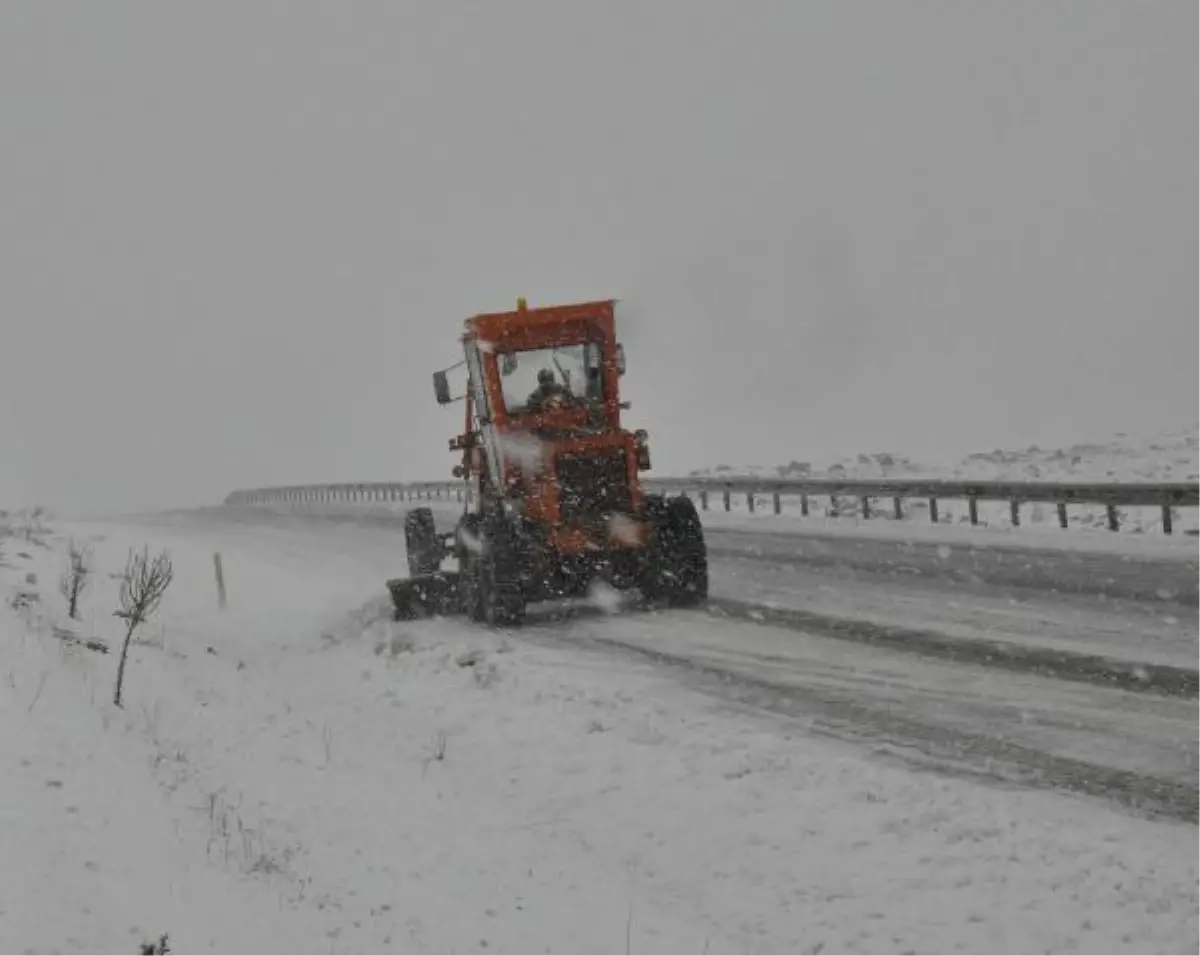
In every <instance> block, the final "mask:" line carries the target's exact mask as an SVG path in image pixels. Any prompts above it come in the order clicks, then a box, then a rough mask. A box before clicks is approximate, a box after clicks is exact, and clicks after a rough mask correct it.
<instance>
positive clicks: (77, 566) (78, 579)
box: [58, 540, 92, 621]
mask: <svg viewBox="0 0 1200 956" xmlns="http://www.w3.org/2000/svg"><path fill="white" fill-rule="evenodd" d="M91 573H92V549H91V548H89V547H88V546H87V545H86V544H83V545H76V544H75V542H74V540H72V541H71V543H70V544H69V545H68V547H67V567H66V568H65V570H64V571H63V573H62V577H60V578H59V579H58V590H59V591H60V592H61V593H62V596H63V597H64V598H66V599H67V617H69V618H71V620H73V621H77V620H79V597H80V595H81V594H83V592H84V590H86V588H87V585H88V578H89V577H90V576H91Z"/></svg>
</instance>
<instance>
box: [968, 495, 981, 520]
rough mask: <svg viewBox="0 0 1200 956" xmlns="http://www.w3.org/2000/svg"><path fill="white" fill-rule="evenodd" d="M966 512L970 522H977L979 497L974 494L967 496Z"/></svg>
mask: <svg viewBox="0 0 1200 956" xmlns="http://www.w3.org/2000/svg"><path fill="white" fill-rule="evenodd" d="M967 514H968V515H969V516H970V518H971V524H973V525H977V524H979V499H978V498H976V497H975V496H974V495H971V496H970V497H969V498H967Z"/></svg>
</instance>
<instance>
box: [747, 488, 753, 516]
mask: <svg viewBox="0 0 1200 956" xmlns="http://www.w3.org/2000/svg"><path fill="white" fill-rule="evenodd" d="M746 510H747V511H749V512H750V513H751V514H754V492H753V491H747V492H746Z"/></svg>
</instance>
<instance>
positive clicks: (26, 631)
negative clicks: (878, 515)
mask: <svg viewBox="0 0 1200 956" xmlns="http://www.w3.org/2000/svg"><path fill="white" fill-rule="evenodd" d="M268 519H269V516H266V515H264V520H262V521H254V520H252V519H251V518H250V517H249V516H247V515H244V514H243V515H234V516H230V515H222V514H221V512H220V510H219V509H216V510H215V511H214V512H212V513H207V514H205V513H197V514H191V515H189V514H180V515H171V516H159V517H146V518H142V519H129V520H127V521H124V522H112V523H100V522H95V523H90V524H82V523H76V524H69V523H64V522H59V523H55V524H54V526H53V528H52V529H51V531H50V532H49V533H48V534H47V535H46V536H45V539H44V541H43V542H42V544H38V543H36V541H28V542H27V541H23V540H19V539H11V538H10V539H9V540H8V541H7V542H6V543H5V544H4V558H5V566H4V567H0V578H2V580H3V586H4V594H5V606H4V607H3V609H2V610H0V676H2V679H3V681H4V692H3V693H2V694H0V710H2V713H0V727H2V728H3V730H0V760H3V766H4V772H3V776H2V778H0V779H3V780H4V784H3V786H4V787H5V788H6V793H5V799H4V800H3V802H2V803H0V806H2V807H3V811H2V812H3V816H2V817H0V846H3V847H5V848H6V865H5V866H4V867H3V868H0V942H2V943H3V949H4V950H5V951H12V952H22V951H36V952H81V951H88V952H117V953H121V952H132V951H135V950H136V947H137V945H138V944H139V943H140V942H142V941H143V940H148V939H151V938H154V937H157V936H158V935H159V934H161V933H169V934H170V940H171V945H172V947H173V948H174V949H175V950H176V951H178V952H266V951H273V952H280V951H288V952H313V953H328V952H363V951H384V952H525V953H527V952H821V951H828V952H904V951H924V952H929V951H935V952H1031V951H1037V952H1188V951H1192V952H1194V951H1196V950H1197V947H1198V925H1197V877H1198V871H1197V855H1196V849H1197V830H1196V826H1195V824H1194V823H1192V822H1186V821H1180V820H1176V819H1171V818H1169V817H1167V818H1163V819H1157V820H1151V819H1144V818H1142V817H1141V816H1139V815H1138V814H1137V813H1136V812H1132V811H1130V810H1129V809H1127V808H1124V807H1120V806H1118V805H1116V804H1115V803H1113V802H1112V801H1110V800H1105V799H1100V798H1095V797H1089V796H1082V795H1078V794H1073V793H1062V792H1055V791H1053V790H1045V789H1026V788H1023V787H1018V786H1004V785H1000V784H998V783H996V782H995V781H990V782H979V781H976V780H973V779H970V778H969V777H968V776H963V775H961V774H957V773H945V774H943V773H931V772H921V771H918V770H915V769H914V768H913V765H912V764H911V763H909V762H906V761H905V760H903V759H900V758H899V757H897V755H896V754H891V755H889V754H888V753H887V752H886V748H882V747H879V746H876V744H875V743H872V742H871V741H866V742H860V743H855V742H853V741H852V740H847V739H839V738H838V737H837V735H836V734H831V733H830V732H828V728H826V731H825V732H819V728H816V727H814V724H813V721H812V720H811V719H807V718H805V717H803V716H795V717H789V716H788V715H787V714H785V713H781V712H779V711H778V710H774V709H771V708H764V707H761V706H755V705H754V704H753V703H750V702H745V701H743V702H737V701H735V700H732V699H730V698H728V697H722V696H721V695H719V694H715V693H709V692H706V691H705V690H704V689H703V688H702V687H699V686H696V685H694V684H693V683H691V682H689V681H687V680H682V679H680V678H679V676H678V675H677V673H676V672H675V671H673V670H671V669H669V668H666V667H664V666H661V665H660V664H658V663H656V662H655V661H654V660H653V659H651V658H649V657H647V656H644V655H637V654H624V653H618V652H615V651H614V650H613V648H612V647H611V646H606V645H604V644H603V643H602V642H600V641H595V640H589V639H588V635H600V636H603V634H604V633H606V632H605V628H606V624H605V620H606V619H603V618H602V619H601V620H599V621H597V622H596V623H594V624H588V623H584V624H581V625H572V626H566V625H563V626H561V627H559V626H556V625H554V624H553V623H551V624H549V625H546V626H544V627H539V628H533V629H531V631H530V633H529V634H528V635H525V634H517V633H512V634H503V633H501V634H493V633H488V632H486V631H484V630H481V629H478V628H475V627H471V626H467V625H465V624H463V623H461V622H450V621H430V622H419V623H411V624H409V623H403V624H402V623H394V622H392V621H391V620H390V617H389V615H388V607H387V604H386V599H385V598H384V596H383V592H382V582H383V580H384V579H385V578H386V577H390V576H394V575H395V574H397V573H398V572H399V570H400V569H401V568H402V567H403V553H402V550H401V549H400V548H399V547H398V545H397V540H398V538H399V537H400V536H399V535H397V533H396V531H395V529H386V530H381V529H379V528H373V527H371V526H370V524H369V523H368V522H362V523H355V522H344V523H334V522H327V523H322V524H319V525H314V523H312V522H307V523H306V522H303V521H295V522H292V521H287V520H283V519H279V518H278V517H277V516H276V518H274V519H271V520H268ZM68 535H70V536H73V537H75V538H77V539H79V540H87V541H89V542H90V543H92V544H93V546H94V547H95V549H96V564H97V573H96V575H95V578H94V586H93V588H92V589H91V590H89V591H88V592H86V594H85V599H84V601H83V604H82V613H81V618H82V620H81V621H78V622H67V621H65V619H64V613H63V600H62V598H61V596H60V595H59V594H58V593H57V590H56V587H55V582H56V580H57V576H58V572H59V570H60V568H61V566H62V562H63V553H64V548H65V540H66V537H67V536H68ZM36 537H37V536H36V535H35V538H36ZM142 544H149V545H150V546H151V547H152V548H156V547H160V546H161V547H167V548H169V549H170V551H171V554H172V556H173V558H174V561H175V566H176V580H175V582H174V583H173V584H172V586H171V589H170V591H169V592H168V594H167V598H166V600H165V601H164V603H163V606H162V607H161V609H160V611H159V612H158V614H157V616H156V617H155V618H154V619H153V620H152V621H151V622H150V623H149V624H148V625H147V626H146V628H145V631H144V634H143V638H144V639H145V643H140V644H138V645H137V646H135V648H134V649H133V651H132V652H131V661H130V665H129V672H128V675H127V678H126V681H127V683H126V692H125V693H126V703H125V707H124V708H123V709H117V708H115V707H114V706H113V705H112V704H111V692H112V683H113V678H114V672H115V668H116V661H115V650H116V647H115V645H116V639H117V637H118V627H119V624H120V622H119V621H117V620H116V619H114V618H113V617H112V611H113V609H114V608H115V607H116V588H117V582H116V581H114V580H113V579H112V578H111V577H110V575H112V574H114V573H117V572H119V571H120V570H121V568H122V566H123V564H124V558H125V554H126V549H127V548H129V547H131V546H136V547H140V546H141V545H142ZM214 551H220V552H221V554H222V558H223V566H224V569H225V574H226V579H227V584H228V591H229V606H228V608H227V609H225V610H224V611H222V610H220V609H219V608H218V607H217V599H216V589H215V584H214V576H213V559H212V554H213V552H214ZM31 573H32V574H34V575H36V584H35V585H28V584H26V583H25V582H26V576H27V575H28V574H31ZM22 589H24V590H27V591H34V592H36V594H37V598H36V600H31V601H30V602H29V604H28V606H27V607H24V608H13V607H12V606H11V603H12V602H11V597H12V595H14V594H15V593H16V592H17V591H18V590H22ZM599 603H600V604H604V603H605V602H599ZM1173 613H1174V614H1175V615H1181V614H1182V613H1183V612H1180V611H1178V610H1176V611H1174V612H1173ZM611 620H612V621H613V625H612V626H613V627H615V628H617V631H616V633H618V634H619V635H620V636H621V639H622V640H624V641H628V642H634V641H636V640H638V639H640V638H639V635H641V636H642V637H643V638H645V639H646V640H650V639H651V637H652V636H653V635H654V634H656V633H662V634H664V635H665V638H664V639H665V640H669V641H671V642H674V644H675V645H677V646H686V645H688V644H689V643H691V640H690V635H694V636H695V637H696V638H697V640H698V641H699V643H701V644H704V645H707V646H708V648H709V654H710V656H713V655H716V654H717V653H718V651H721V649H722V648H726V647H727V646H728V644H725V643H722V629H723V628H725V629H728V631H729V635H730V637H731V638H732V639H733V642H734V643H737V642H740V641H741V640H742V639H743V638H746V637H747V636H748V635H750V634H751V632H752V630H753V626H752V625H747V624H739V623H735V622H728V623H727V624H725V625H722V624H720V622H714V623H705V624H703V625H701V624H700V623H699V622H700V620H708V619H707V618H696V617H688V616H687V615H686V614H682V615H675V614H670V613H664V614H659V615H654V616H652V617H651V618H650V619H646V620H644V621H642V622H641V623H639V620H638V619H637V618H630V619H627V620H625V619H621V618H620V616H618V617H617V618H613V619H611ZM56 627H57V628H60V629H61V628H64V627H67V628H70V629H72V630H73V631H74V633H75V634H76V635H77V636H78V637H80V638H82V639H85V640H87V639H96V638H99V639H103V640H106V641H108V642H109V643H110V644H111V645H113V648H114V649H113V652H110V653H109V654H107V655H103V654H98V653H96V652H94V651H91V650H88V649H86V648H85V647H83V646H81V645H79V644H76V643H68V642H66V641H64V640H62V639H61V638H60V637H58V636H55V630H54V629H55V628H56ZM58 633H59V634H61V633H63V632H62V631H61V630H60V631H59V632H58ZM754 633H757V634H760V635H761V637H760V638H759V640H761V641H766V640H768V637H769V636H770V634H772V633H774V632H772V631H770V629H765V628H764V629H761V630H760V631H755V632H754ZM817 646H818V645H817V644H815V643H814V644H813V647H814V648H816V647H817ZM721 652H722V653H725V652H724V651H721ZM764 652H765V651H764ZM813 653H814V654H816V653H817V652H816V651H815V650H814V651H813ZM826 663H827V664H828V663H829V662H828V661H826ZM879 666H880V667H881V668H883V669H884V671H886V670H887V666H890V665H885V663H880V664H879ZM921 666H922V667H928V668H934V665H932V664H928V665H921ZM908 667H909V670H910V671H911V670H913V665H908ZM919 669H920V668H917V670H919ZM932 672H933V671H931V673H932ZM881 673H882V672H881ZM843 676H844V675H843ZM951 677H952V675H950V674H949V673H948V672H947V678H946V679H947V680H950V679H951ZM860 678H862V679H860V684H861V686H860V687H859V688H858V689H857V690H854V689H853V688H852V690H854V692H855V693H859V692H865V690H866V688H867V685H869V684H871V683H877V684H880V686H885V687H886V686H895V685H894V681H895V680H897V679H898V678H897V677H896V673H891V674H890V676H889V674H887V673H882V676H878V675H877V676H876V677H874V678H872V677H871V675H860ZM938 679H939V680H940V679H941V678H938ZM998 679H999V678H997V680H998ZM1013 679H1014V680H1017V678H1013ZM1040 680H1041V682H1040V683H1039V682H1038V681H1035V680H1034V679H1033V678H1029V679H1024V678H1021V679H1020V680H1019V683H1015V684H1013V685H1012V686H1014V687H1018V686H1019V687H1020V688H1022V689H1023V690H1022V692H1023V693H1025V694H1026V695H1031V696H1032V698H1033V699H1032V700H1031V701H1029V702H1028V703H1027V704H1024V705H1022V707H1023V708H1025V713H1026V714H1027V717H1026V719H1031V718H1030V717H1029V716H1028V715H1030V714H1035V712H1036V711H1037V710H1038V709H1039V708H1040V707H1045V706H1049V704H1048V703H1047V700H1048V699H1049V698H1047V697H1045V695H1046V694H1049V693H1050V691H1048V690H1045V688H1047V687H1049V686H1050V685H1051V684H1052V683H1054V684H1056V683H1057V682H1050V681H1049V679H1047V678H1042V679H1040ZM926 682H927V683H932V682H933V678H932V677H930V678H928V680H927V681H926ZM985 684H986V681H985V682H984V683H983V684H980V685H979V687H978V688H976V689H982V688H983V687H984V686H985ZM999 686H1000V685H999V684H996V685H993V687H994V688H995V687H999ZM1070 693H1071V694H1085V693H1086V694H1088V695H1099V694H1101V693H1102V689H1096V690H1095V691H1091V690H1086V688H1084V689H1080V690H1078V691H1070ZM1103 693H1106V694H1108V695H1110V696H1106V697H1103V698H1100V697H1095V698H1092V697H1089V698H1088V700H1089V701H1091V704H1088V706H1092V705H1093V704H1095V706H1097V707H1099V706H1100V704H1098V703H1096V702H1097V701H1099V702H1101V703H1103V704H1104V706H1103V708H1102V709H1103V710H1106V711H1108V719H1109V720H1110V721H1111V722H1112V728H1113V729H1114V730H1115V731H1116V732H1122V726H1123V725H1122V720H1123V719H1124V718H1122V717H1121V714H1120V712H1119V711H1120V708H1114V707H1112V706H1110V705H1111V702H1113V701H1120V702H1123V704H1124V705H1126V706H1128V707H1130V708H1133V707H1135V706H1136V707H1137V708H1138V709H1137V710H1136V713H1134V712H1133V711H1131V716H1130V717H1129V718H1128V721H1127V724H1128V725H1127V727H1125V730H1126V731H1127V732H1128V733H1129V734H1130V735H1131V736H1130V739H1131V740H1132V739H1136V735H1137V733H1147V734H1150V735H1151V736H1152V737H1153V736H1155V735H1157V737H1158V746H1160V747H1168V746H1169V745H1170V744H1171V741H1170V740H1169V739H1164V737H1163V735H1164V733H1165V734H1166V737H1168V738H1169V737H1170V736H1171V734H1172V733H1176V732H1178V733H1180V734H1181V735H1182V736H1181V740H1180V743H1182V745H1183V748H1182V749H1183V750H1184V751H1185V752H1186V754H1190V755H1192V756H1191V757H1190V758H1189V759H1194V752H1195V740H1194V724H1195V701H1194V699H1192V700H1190V701H1172V700H1170V699H1167V698H1163V699H1161V702H1160V701H1159V699H1158V698H1155V697H1153V695H1149V694H1118V692H1115V691H1105V692H1103ZM967 696H970V695H969V694H968V695H964V698H965V697H967ZM897 699H899V698H897ZM1076 703H1077V705H1078V706H1079V707H1084V706H1085V704H1087V703H1088V702H1087V701H1084V700H1083V698H1082V697H1080V698H1078V700H1077V701H1076ZM930 706H932V707H933V710H934V711H936V710H938V709H939V708H941V706H942V705H941V704H937V705H936V706H933V705H930ZM959 706H960V707H966V706H967V702H966V701H965V700H964V701H963V702H960V705H959ZM1081 712H1082V711H1079V712H1077V713H1081ZM1098 712H1099V711H1093V712H1090V713H1098ZM931 713H932V711H931ZM964 713H965V711H964ZM1180 714H1182V715H1183V717H1184V718H1186V720H1183V719H1181V718H1180V716H1179V715H1180ZM1139 715H1140V716H1139ZM906 716H907V715H905V714H903V713H901V712H900V711H896V718H897V721H899V720H900V719H901V718H902V717H906ZM955 719H956V720H957V719H958V718H957V717H956V718H955ZM964 719H968V718H964ZM981 719H982V718H981ZM1089 719H1091V718H1089ZM1014 720H1015V718H1014ZM1164 721H1165V723H1162V722H1164ZM1034 723H1036V720H1034ZM1016 725H1017V724H1016V723H1014V725H1013V726H1014V727H1015V726H1016ZM1185 726H1190V728H1191V729H1190V733H1191V734H1192V736H1191V737H1188V736H1187V733H1185V732H1183V731H1169V730H1168V731H1165V732H1164V731H1163V729H1162V728H1163V727H1168V728H1171V727H1185ZM1138 728H1140V730H1139V729H1138ZM1059 732H1060V733H1067V732H1068V728H1067V727H1066V726H1065V725H1064V726H1063V727H1061V728H1059ZM1073 739H1074V738H1073ZM1051 745H1052V742H1046V743H1045V746H1046V747H1047V748H1050V747H1051ZM1076 745H1077V744H1072V746H1076ZM1097 746H1099V745H1098V744H1097ZM1135 749H1141V750H1146V749H1152V748H1146V747H1141V746H1140V745H1139V747H1138V748H1135ZM1063 759H1065V757H1064V758H1063ZM1096 759H1100V758H1098V757H1097V758H1096ZM1146 759H1150V758H1149V757H1146ZM1154 759H1155V760H1159V761H1160V762H1169V761H1171V760H1178V759H1179V758H1178V757H1177V756H1172V755H1171V754H1167V753H1165V751H1164V753H1162V754H1160V755H1158V756H1157V757H1155V758H1154ZM1166 766H1167V764H1166V763H1159V764H1155V767H1156V768H1157V769H1158V770H1161V769H1162V768H1163V767H1166ZM1193 769H1194V768H1193ZM1186 770H1187V767H1186V766H1184V767H1183V769H1182V770H1181V771H1180V773H1181V774H1185V772H1186ZM1156 772H1157V770H1156ZM1164 772H1165V771H1164ZM1192 776H1193V782H1194V773H1193V774H1192Z"/></svg>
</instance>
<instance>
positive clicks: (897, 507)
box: [892, 498, 904, 521]
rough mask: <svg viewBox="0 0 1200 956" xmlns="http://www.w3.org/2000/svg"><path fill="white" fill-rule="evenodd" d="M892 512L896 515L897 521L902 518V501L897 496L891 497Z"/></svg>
mask: <svg viewBox="0 0 1200 956" xmlns="http://www.w3.org/2000/svg"><path fill="white" fill-rule="evenodd" d="M892 514H894V515H895V516H896V520H897V521H903V520H904V503H903V502H902V501H901V500H900V499H899V498H893V499H892Z"/></svg>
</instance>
